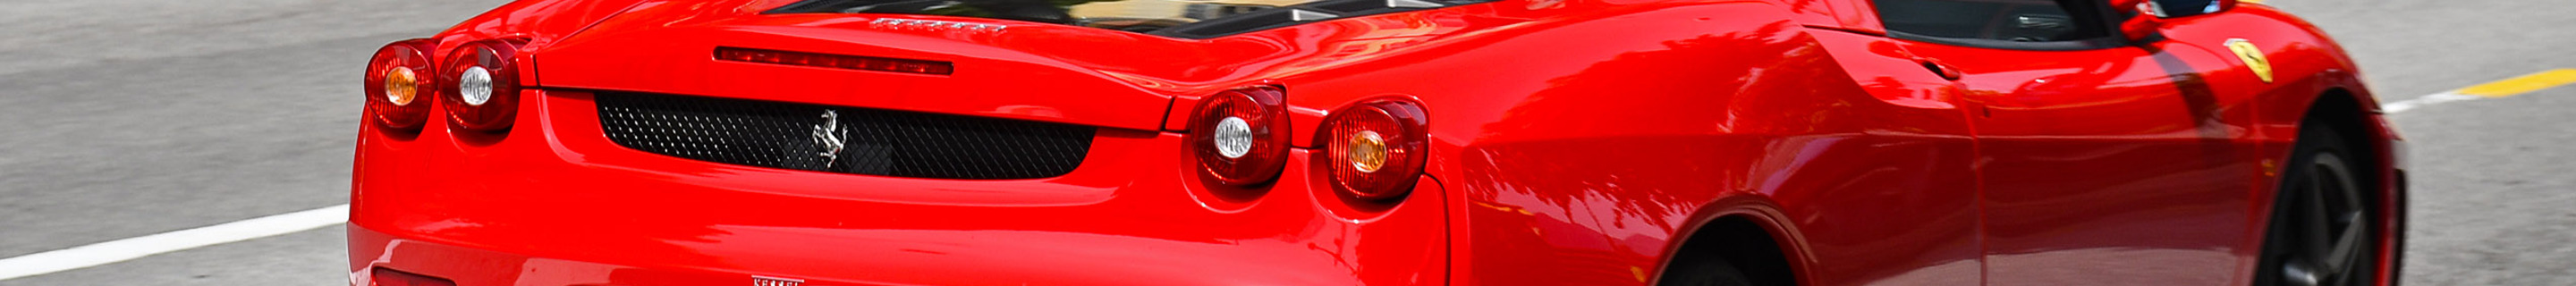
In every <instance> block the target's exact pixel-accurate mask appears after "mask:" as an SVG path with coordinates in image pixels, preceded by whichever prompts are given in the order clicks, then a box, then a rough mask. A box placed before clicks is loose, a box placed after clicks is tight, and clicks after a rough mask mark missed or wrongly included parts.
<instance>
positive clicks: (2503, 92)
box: [2451, 69, 2576, 98]
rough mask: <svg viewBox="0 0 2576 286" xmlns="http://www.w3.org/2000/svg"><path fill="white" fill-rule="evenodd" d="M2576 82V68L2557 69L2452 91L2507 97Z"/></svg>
mask: <svg viewBox="0 0 2576 286" xmlns="http://www.w3.org/2000/svg"><path fill="white" fill-rule="evenodd" d="M2570 83H2576V69H2555V70H2549V71H2544V72H2539V73H2533V74H2529V75H2523V76H2520V77H2514V78H2509V79H2505V80H2499V81H2495V82H2488V83H2485V84H2479V85H2475V86H2469V87H2468V88H2461V89H2460V90H2457V91H2452V92H2451V93H2457V94H2464V95H2475V96H2482V97H2487V98H2497V97H2507V96H2514V95H2519V94H2523V93H2528V92H2533V91H2540V90H2543V89H2549V88H2551V87H2557V86H2561V85H2567V84H2570Z"/></svg>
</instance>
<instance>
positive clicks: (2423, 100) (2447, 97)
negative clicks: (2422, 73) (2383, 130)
mask: <svg viewBox="0 0 2576 286" xmlns="http://www.w3.org/2000/svg"><path fill="white" fill-rule="evenodd" d="M2485 98H2487V97H2484V96H2475V95H2466V94H2457V93H2448V92H2444V93H2435V94H2432V95H2425V96H2419V97H2415V99H2408V100H2399V101H2396V102H2389V103H2385V104H2380V105H2379V110H2380V111H2383V112H2387V113H2398V112H2406V111H2407V110H2413V109H2415V108H2417V107H2424V106H2426V105H2434V104H2443V103H2450V102H2458V101H2469V100H2476V99H2485Z"/></svg>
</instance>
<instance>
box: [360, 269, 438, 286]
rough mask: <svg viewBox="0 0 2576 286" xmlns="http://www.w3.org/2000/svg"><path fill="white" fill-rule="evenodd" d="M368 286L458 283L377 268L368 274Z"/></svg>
mask: <svg viewBox="0 0 2576 286" xmlns="http://www.w3.org/2000/svg"><path fill="white" fill-rule="evenodd" d="M367 276H368V278H367V280H368V281H367V285H368V286H456V282H454V281H448V280H447V279H439V278H438V277H429V275H420V274H411V273H407V272H402V271H394V270H393V269H385V268H383V267H377V268H376V269H375V270H373V271H370V272H368V274H367Z"/></svg>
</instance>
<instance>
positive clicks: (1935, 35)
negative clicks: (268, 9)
mask: <svg viewBox="0 0 2576 286" xmlns="http://www.w3.org/2000/svg"><path fill="white" fill-rule="evenodd" d="M2360 78H2361V76H2360V72H2359V71H2358V70H2356V69H2355V66H2354V65H2353V62H2352V60H2351V59H2350V58H2348V57H2346V56H2345V54H2344V53H2343V51H2342V49H2341V48H2340V47H2338V46H2337V45H2336V44H2335V42H2333V41H2332V40H2331V39H2329V38H2327V37H2326V36H2325V35H2324V34H2322V33H2320V32H2319V31H2318V29H2317V28H2315V27H2312V26H2310V25H2309V24H2307V23H2306V22H2304V21H2302V20H2300V19H2298V18H2296V17H2293V16H2291V15H2288V14H2285V13H2283V12H2281V11H2279V10H2277V9H2274V8H2272V7H2268V6H2265V5H2263V4H2260V3H2257V2H2253V1H2251V0H2245V1H2243V2H2240V1H2237V0H1638V1H1624V0H1044V1H1040V0H525V1H517V2H515V3H510V4H508V5H504V6H502V7H500V8H498V9H495V10H493V11H491V12H489V13H485V14H483V15H481V16H478V17H475V18H473V19H471V20H467V21H465V22H464V23H462V24H459V25H456V26H455V27H453V28H450V29H448V30H446V31H444V32H441V33H439V34H437V35H435V36H433V37H428V38H421V39H413V40H404V41H398V42H394V43H392V44H389V45H386V46H385V47H384V48H382V49H381V50H379V51H377V52H376V53H375V54H374V58H373V60H372V61H371V62H370V64H369V66H368V68H367V70H366V76H365V80H366V87H367V89H366V91H367V103H366V112H365V115H364V116H365V120H364V122H365V123H364V125H363V126H362V127H361V132H360V133H359V140H358V147H357V155H356V167H355V179H354V180H355V183H354V186H353V187H352V189H353V191H354V192H355V194H354V196H353V197H352V198H353V199H352V201H353V204H354V205H355V209H354V213H353V214H352V216H351V219H352V220H351V223H352V225H353V226H352V227H350V228H349V257H350V263H349V267H350V268H349V269H350V279H351V280H350V282H351V283H352V284H354V285H387V286H391V285H405V286H409V285H456V286H501V285H562V286H570V285H617V286H649V285H694V286H703V285H746V286H782V285H812V286H829V285H1355V284H1367V285H1649V284H1652V285H1857V284H1900V285H2267V286H2268V285H2392V284H2395V283H2394V282H2395V281H2397V273H2398V272H2399V271H2398V269H2397V266H2398V265H2399V263H2398V262H2399V261H2400V257H2399V253H2401V251H2400V247H2401V246H2402V245H2404V243H2403V241H2402V238H2403V237H2402V236H2400V235H2399V234H2401V233H2404V228H2405V225H2404V220H2403V219H2402V218H2404V217H2405V213H2404V210H2405V208H2404V206H2405V201H2406V199H2405V191H2404V190H2405V188H2404V186H2405V176H2404V171H2403V170H2404V160H2403V155H2404V152H2403V150H2404V145H2403V144H2401V141H2399V139H2398V136H2397V134H2396V133H2395V132H2394V131H2392V130H2390V128H2389V124H2388V123H2387V122H2386V121H2385V120H2384V119H2383V118H2382V116H2381V114H2380V112H2379V111H2378V104H2376V103H2375V100H2374V99H2372V97H2371V94H2370V91H2369V90H2368V89H2367V88H2365V87H2364V84H2363V82H2362V81H2361V80H2360Z"/></svg>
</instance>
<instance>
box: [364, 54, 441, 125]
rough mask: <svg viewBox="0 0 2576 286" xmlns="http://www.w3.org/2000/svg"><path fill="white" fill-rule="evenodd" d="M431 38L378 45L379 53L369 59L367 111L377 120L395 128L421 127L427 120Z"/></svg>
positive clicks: (378, 122)
mask: <svg viewBox="0 0 2576 286" xmlns="http://www.w3.org/2000/svg"><path fill="white" fill-rule="evenodd" d="M436 45H437V44H436V43H435V42H432V41H430V40H429V39H410V40H402V41H396V42H393V43H391V44H385V47H383V48H377V49H376V57H375V58H374V59H370V60H367V76H366V81H367V82H366V85H367V87H366V89H367V113H368V114H372V115H374V116H375V118H374V119H375V120H371V121H375V122H376V124H379V125H382V126H384V127H385V128H392V129H405V130H408V129H413V128H420V125H421V124H423V123H428V121H429V120H428V118H429V105H430V104H429V102H430V101H428V100H422V99H424V98H423V97H427V96H429V95H430V94H431V93H430V92H429V91H430V90H431V89H432V88H431V87H433V86H435V85H432V84H430V81H429V79H430V77H431V76H430V75H431V73H432V72H433V71H432V69H430V67H432V66H433V65H431V64H430V62H429V50H430V49H431V47H434V46H436Z"/></svg>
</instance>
